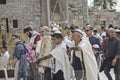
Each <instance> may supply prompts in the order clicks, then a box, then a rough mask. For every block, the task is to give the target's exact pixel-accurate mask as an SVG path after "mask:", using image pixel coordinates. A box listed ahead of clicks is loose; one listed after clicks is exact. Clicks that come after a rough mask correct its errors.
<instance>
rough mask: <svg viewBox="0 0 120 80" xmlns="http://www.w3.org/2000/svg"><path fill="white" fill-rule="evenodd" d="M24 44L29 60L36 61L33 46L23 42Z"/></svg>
mask: <svg viewBox="0 0 120 80" xmlns="http://www.w3.org/2000/svg"><path fill="white" fill-rule="evenodd" d="M23 46H24V47H25V54H26V59H27V61H29V62H35V61H36V55H35V51H34V50H32V47H31V46H30V45H28V44H27V43H23Z"/></svg>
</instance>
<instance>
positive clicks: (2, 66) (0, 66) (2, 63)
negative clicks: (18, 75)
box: [0, 60, 8, 80]
mask: <svg viewBox="0 0 120 80" xmlns="http://www.w3.org/2000/svg"><path fill="white" fill-rule="evenodd" d="M7 63H8V60H0V70H4V75H5V79H6V80H8V74H7Z"/></svg>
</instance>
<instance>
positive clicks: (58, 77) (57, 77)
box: [53, 70, 65, 80]
mask: <svg viewBox="0 0 120 80" xmlns="http://www.w3.org/2000/svg"><path fill="white" fill-rule="evenodd" d="M53 80H65V79H64V76H63V72H62V71H61V70H59V71H58V72H57V73H56V74H53Z"/></svg>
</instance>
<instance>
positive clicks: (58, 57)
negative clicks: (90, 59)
mask: <svg viewBox="0 0 120 80" xmlns="http://www.w3.org/2000/svg"><path fill="white" fill-rule="evenodd" d="M52 40H53V43H54V45H55V47H54V49H53V50H52V51H50V52H49V54H48V55H47V56H44V57H42V58H40V59H38V60H37V61H36V63H37V64H38V63H39V62H41V61H42V60H45V59H49V58H51V62H50V64H51V65H50V66H51V70H52V74H53V77H52V78H53V80H70V79H71V73H72V72H70V71H71V65H70V62H69V58H68V56H67V53H66V51H67V49H66V46H65V44H64V42H63V36H62V34H61V33H54V34H53V35H52Z"/></svg>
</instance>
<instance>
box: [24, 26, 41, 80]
mask: <svg viewBox="0 0 120 80" xmlns="http://www.w3.org/2000/svg"><path fill="white" fill-rule="evenodd" d="M23 32H24V33H25V34H26V35H27V36H28V38H29V39H28V44H29V45H30V46H31V47H32V55H33V54H34V57H32V59H31V60H30V64H29V65H30V71H31V76H30V80H38V70H37V68H36V66H35V64H34V63H33V62H35V61H36V53H35V50H36V46H37V43H38V41H39V40H40V35H39V33H38V32H36V31H33V29H32V28H31V27H30V26H27V27H26V28H25V29H24V30H23Z"/></svg>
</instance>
